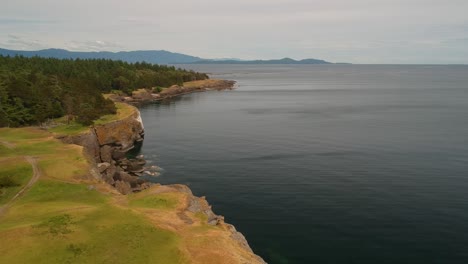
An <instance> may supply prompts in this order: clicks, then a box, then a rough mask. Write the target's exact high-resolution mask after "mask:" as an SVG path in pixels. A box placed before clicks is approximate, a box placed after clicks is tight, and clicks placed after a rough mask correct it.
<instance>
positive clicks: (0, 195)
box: [0, 159, 33, 205]
mask: <svg viewBox="0 0 468 264" xmlns="http://www.w3.org/2000/svg"><path fill="white" fill-rule="evenodd" d="M32 174H33V171H32V168H31V165H30V164H29V163H28V162H26V161H25V160H21V159H6V160H3V161H0V179H2V178H3V179H4V178H10V179H11V180H12V181H13V182H14V183H15V186H12V187H4V188H1V187H0V205H2V204H5V203H6V202H8V201H9V200H10V199H11V198H13V196H15V194H16V193H17V192H18V191H19V190H21V188H22V187H23V186H24V185H26V183H28V181H29V179H31V176H32Z"/></svg>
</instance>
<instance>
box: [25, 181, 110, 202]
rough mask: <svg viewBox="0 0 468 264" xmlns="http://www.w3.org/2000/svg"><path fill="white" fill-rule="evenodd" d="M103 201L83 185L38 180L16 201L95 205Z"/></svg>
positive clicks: (100, 195)
mask: <svg viewBox="0 0 468 264" xmlns="http://www.w3.org/2000/svg"><path fill="white" fill-rule="evenodd" d="M105 200H106V199H105V198H104V196H103V195H102V194H100V193H99V192H98V191H96V190H93V189H91V190H90V189H89V188H88V186H86V185H84V184H75V183H65V182H58V181H52V180H40V181H38V182H37V183H36V184H35V185H34V186H33V187H32V188H31V190H30V191H29V192H27V193H26V194H25V195H24V196H23V197H22V198H21V200H20V201H18V204H25V203H31V202H36V203H45V202H52V201H60V202H72V203H80V204H85V205H96V204H99V203H102V202H104V201H105Z"/></svg>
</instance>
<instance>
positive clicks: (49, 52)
mask: <svg viewBox="0 0 468 264" xmlns="http://www.w3.org/2000/svg"><path fill="white" fill-rule="evenodd" d="M0 55H3V56H16V55H20V56H24V57H33V56H39V57H46V58H58V59H110V60H122V61H126V62H142V61H145V62H148V63H154V64H331V62H327V61H324V60H317V59H305V60H293V59H290V58H284V59H280V60H238V59H217V60H212V59H202V58H200V57H194V56H190V55H185V54H181V53H174V52H169V51H165V50H137V51H119V52H109V51H90V52H84V51H68V50H64V49H44V50H37V51H23V50H8V49H1V48H0Z"/></svg>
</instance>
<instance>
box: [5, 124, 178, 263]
mask: <svg viewBox="0 0 468 264" xmlns="http://www.w3.org/2000/svg"><path fill="white" fill-rule="evenodd" d="M0 140H2V141H7V142H10V143H13V144H14V145H15V148H14V149H11V150H7V149H5V148H4V147H2V148H1V149H0V151H1V152H0V153H1V156H0V164H2V165H5V164H8V166H2V169H1V170H0V173H11V174H12V175H14V176H15V177H18V178H21V179H22V182H25V181H27V179H28V178H29V177H30V176H31V172H32V171H31V169H30V168H28V167H27V165H28V164H27V163H25V162H24V161H23V159H22V156H23V155H33V156H36V157H37V158H38V160H39V167H40V170H41V173H42V177H41V178H40V180H39V181H38V182H37V183H36V184H35V185H34V186H33V187H32V188H31V189H30V190H29V191H28V192H26V193H25V194H24V195H23V196H22V197H20V198H19V199H18V200H17V201H16V202H15V203H14V204H13V205H12V206H11V208H9V210H8V212H7V213H6V214H5V215H4V216H3V217H1V218H0V237H1V238H2V239H1V242H0V263H184V262H186V257H185V256H184V255H183V254H182V252H181V250H180V249H179V240H180V238H179V237H178V236H177V235H176V234H175V233H174V232H171V231H168V230H163V229H161V228H157V227H156V226H155V225H153V224H152V223H151V222H150V221H149V220H148V219H147V218H146V217H144V216H143V215H141V214H138V213H135V212H133V211H131V210H129V209H128V208H124V207H121V206H117V205H116V204H115V202H114V197H120V196H121V195H119V194H112V191H111V190H108V189H107V188H108V187H107V186H106V185H105V184H102V183H99V182H98V181H96V180H94V179H93V178H92V177H90V176H89V172H88V169H89V167H88V164H87V162H86V161H85V160H84V159H83V157H82V154H81V148H80V147H78V146H74V145H64V144H62V143H60V142H57V141H56V140H54V139H52V138H51V137H50V134H49V133H47V132H45V131H40V130H35V129H31V128H23V129H0ZM13 161H14V162H13ZM90 186H93V187H92V188H91V187H90ZM12 192H13V191H12ZM5 200H6V198H5Z"/></svg>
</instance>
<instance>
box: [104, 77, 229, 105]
mask: <svg viewBox="0 0 468 264" xmlns="http://www.w3.org/2000/svg"><path fill="white" fill-rule="evenodd" d="M235 84H236V81H232V80H221V79H207V80H199V81H190V82H184V84H183V85H182V86H179V85H172V86H171V87H168V88H152V89H148V88H142V89H138V90H136V91H134V92H133V93H132V95H131V96H121V95H116V94H107V95H106V97H107V98H109V99H111V100H112V101H114V102H123V103H127V104H131V105H139V104H142V103H149V102H158V101H166V100H170V99H172V98H174V97H178V96H182V95H186V94H191V93H198V92H207V91H224V90H233V89H235Z"/></svg>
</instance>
